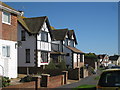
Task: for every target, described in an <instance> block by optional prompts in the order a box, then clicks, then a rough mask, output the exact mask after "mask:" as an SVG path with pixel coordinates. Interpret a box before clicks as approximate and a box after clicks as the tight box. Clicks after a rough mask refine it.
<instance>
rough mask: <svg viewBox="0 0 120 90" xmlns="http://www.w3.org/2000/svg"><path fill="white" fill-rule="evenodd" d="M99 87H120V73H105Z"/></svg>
mask: <svg viewBox="0 0 120 90" xmlns="http://www.w3.org/2000/svg"><path fill="white" fill-rule="evenodd" d="M98 85H99V86H101V87H120V71H108V72H103V73H102V74H101V77H100V80H99V83H98Z"/></svg>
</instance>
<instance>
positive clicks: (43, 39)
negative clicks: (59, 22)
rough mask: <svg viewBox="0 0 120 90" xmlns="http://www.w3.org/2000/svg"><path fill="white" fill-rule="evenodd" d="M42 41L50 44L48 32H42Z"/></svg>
mask: <svg viewBox="0 0 120 90" xmlns="http://www.w3.org/2000/svg"><path fill="white" fill-rule="evenodd" d="M41 41H45V42H48V33H47V32H43V31H42V32H41Z"/></svg>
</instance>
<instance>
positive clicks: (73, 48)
mask: <svg viewBox="0 0 120 90" xmlns="http://www.w3.org/2000/svg"><path fill="white" fill-rule="evenodd" d="M66 47H67V48H68V49H70V50H71V51H73V52H75V53H81V54H83V53H84V52H82V51H80V50H79V49H77V48H75V47H70V46H66Z"/></svg>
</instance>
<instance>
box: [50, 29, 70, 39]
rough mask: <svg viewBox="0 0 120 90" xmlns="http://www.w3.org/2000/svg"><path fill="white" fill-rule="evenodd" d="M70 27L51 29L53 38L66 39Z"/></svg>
mask: <svg viewBox="0 0 120 90" xmlns="http://www.w3.org/2000/svg"><path fill="white" fill-rule="evenodd" d="M67 32H68V29H67V28H66V29H55V30H51V33H52V36H53V40H57V41H59V40H64V39H65V36H66V35H67Z"/></svg>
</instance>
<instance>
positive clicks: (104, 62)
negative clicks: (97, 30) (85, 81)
mask: <svg viewBox="0 0 120 90" xmlns="http://www.w3.org/2000/svg"><path fill="white" fill-rule="evenodd" d="M98 61H99V63H100V66H101V65H102V66H105V67H106V66H108V64H110V63H111V62H110V61H109V56H108V55H107V54H100V55H98Z"/></svg>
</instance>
